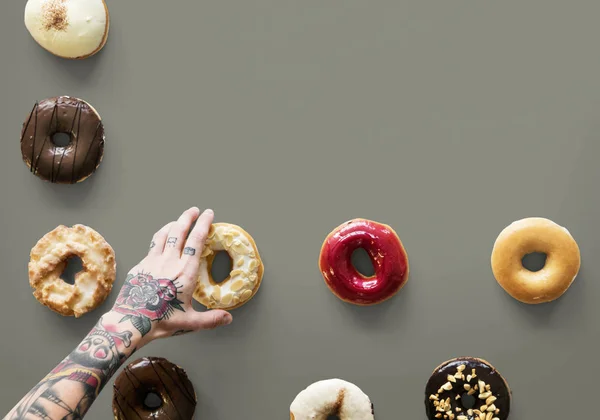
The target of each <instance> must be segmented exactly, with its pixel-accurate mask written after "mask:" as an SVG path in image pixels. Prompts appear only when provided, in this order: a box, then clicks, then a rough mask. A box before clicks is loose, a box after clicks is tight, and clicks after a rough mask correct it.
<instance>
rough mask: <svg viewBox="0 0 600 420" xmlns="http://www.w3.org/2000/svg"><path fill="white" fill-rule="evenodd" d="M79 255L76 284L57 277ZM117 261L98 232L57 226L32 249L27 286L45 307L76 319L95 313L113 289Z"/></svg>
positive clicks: (77, 226)
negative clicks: (79, 265)
mask: <svg viewBox="0 0 600 420" xmlns="http://www.w3.org/2000/svg"><path fill="white" fill-rule="evenodd" d="M73 256H78V257H79V258H80V259H81V262H82V264H83V271H81V272H79V273H77V274H76V275H75V284H68V283H66V282H65V281H63V280H62V279H61V278H60V276H61V274H62V272H63V271H64V269H65V268H66V266H67V263H68V261H69V258H70V257H73ZM115 275H116V261H115V253H114V251H113V249H112V247H111V246H110V245H109V244H108V243H107V242H106V240H105V239H104V238H103V237H102V235H100V234H99V233H98V232H96V231H95V230H93V229H92V228H90V227H87V226H84V225H75V226H73V227H67V226H58V227H57V228H56V229H54V230H52V231H51V232H49V233H47V234H46V235H44V236H43V237H42V238H41V239H40V240H39V241H38V242H37V244H36V245H35V246H34V247H33V248H32V249H31V254H30V261H29V284H30V285H31V287H32V288H33V289H34V291H33V295H34V296H35V298H36V299H37V300H38V301H39V302H40V303H41V304H42V305H44V306H46V307H48V308H50V309H51V310H53V311H54V312H57V313H59V314H61V315H63V316H75V317H76V318H78V317H80V316H82V315H84V314H86V313H87V312H90V311H92V310H94V309H95V308H96V307H97V306H98V305H100V304H101V303H102V302H104V300H105V299H106V297H107V296H108V295H109V293H110V291H111V290H112V285H113V283H114V281H115Z"/></svg>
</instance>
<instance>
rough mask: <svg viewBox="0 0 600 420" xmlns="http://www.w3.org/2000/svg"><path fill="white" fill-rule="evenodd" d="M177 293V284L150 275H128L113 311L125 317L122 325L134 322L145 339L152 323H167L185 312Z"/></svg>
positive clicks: (173, 281)
mask: <svg viewBox="0 0 600 420" xmlns="http://www.w3.org/2000/svg"><path fill="white" fill-rule="evenodd" d="M177 290H178V286H177V283H176V280H170V279H155V278H154V277H152V276H151V275H150V274H149V273H138V274H128V275H127V279H126V280H125V285H124V286H123V288H122V289H121V292H120V293H119V296H118V297H117V301H116V303H115V306H114V310H115V311H117V312H119V313H122V314H123V315H125V316H124V317H123V318H122V319H121V321H120V322H125V321H128V320H129V321H131V323H132V324H133V326H134V327H135V328H137V330H138V331H139V332H140V334H142V336H144V335H146V334H148V332H150V330H151V329H152V321H157V322H158V321H160V320H162V319H168V318H169V317H170V316H171V314H172V313H173V312H174V311H175V310H178V311H182V312H185V309H183V306H181V305H182V303H183V302H182V301H180V300H179V299H177V293H178V292H177Z"/></svg>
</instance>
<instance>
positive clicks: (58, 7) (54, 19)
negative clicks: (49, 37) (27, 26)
mask: <svg viewBox="0 0 600 420" xmlns="http://www.w3.org/2000/svg"><path fill="white" fill-rule="evenodd" d="M64 2H65V0H48V1H46V2H45V3H44V5H43V6H42V11H43V14H42V25H43V26H44V29H46V30H47V31H49V30H55V31H66V30H67V27H68V26H69V22H68V20H67V6H65V5H64Z"/></svg>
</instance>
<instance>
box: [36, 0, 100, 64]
mask: <svg viewBox="0 0 600 420" xmlns="http://www.w3.org/2000/svg"><path fill="white" fill-rule="evenodd" d="M25 26H26V28H27V30H28V31H29V33H30V34H31V36H32V37H33V39H35V41H36V42H37V43H38V44H39V45H40V46H41V47H42V48H44V49H45V50H47V51H49V52H51V53H52V54H54V55H57V56H59V57H62V58H68V59H83V58H87V57H90V56H92V55H94V54H96V53H97V52H98V51H100V50H101V49H102V48H103V47H104V44H106V40H107V38H108V30H109V26H110V16H109V14H108V7H107V5H106V3H105V2H104V0H28V1H27V4H26V6H25Z"/></svg>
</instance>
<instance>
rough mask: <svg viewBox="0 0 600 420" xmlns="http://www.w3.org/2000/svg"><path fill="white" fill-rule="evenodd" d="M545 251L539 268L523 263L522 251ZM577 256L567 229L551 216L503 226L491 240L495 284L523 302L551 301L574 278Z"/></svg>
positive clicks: (523, 253) (578, 255)
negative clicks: (526, 265)
mask: <svg viewBox="0 0 600 420" xmlns="http://www.w3.org/2000/svg"><path fill="white" fill-rule="evenodd" d="M533 252H541V253H545V254H546V264H545V265H544V268H542V269H541V270H540V271H536V272H533V271H529V270H527V269H526V268H525V267H523V263H522V259H523V257H524V256H525V255H527V254H530V253H533ZM580 265H581V256H580V254H579V247H578V246H577V242H575V239H573V237H572V236H571V234H570V233H569V231H568V230H567V229H565V228H564V227H562V226H559V225H557V224H556V223H554V222H553V221H551V220H548V219H543V218H540V217H531V218H527V219H522V220H518V221H516V222H514V223H512V224H511V225H509V226H508V227H506V228H505V229H504V230H503V231H502V232H501V233H500V235H498V239H496V243H495V244H494V249H493V251H492V271H493V272H494V277H495V278H496V280H497V281H498V284H500V286H502V288H503V289H504V290H505V291H506V292H507V293H508V294H509V295H511V296H512V297H513V298H515V299H517V300H518V301H521V302H523V303H530V304H537V303H545V302H551V301H553V300H555V299H558V298H559V297H560V296H562V295H563V293H565V292H566V291H567V289H568V288H569V286H571V284H572V283H573V280H575V277H576V276H577V273H578V272H579V267H580Z"/></svg>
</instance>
